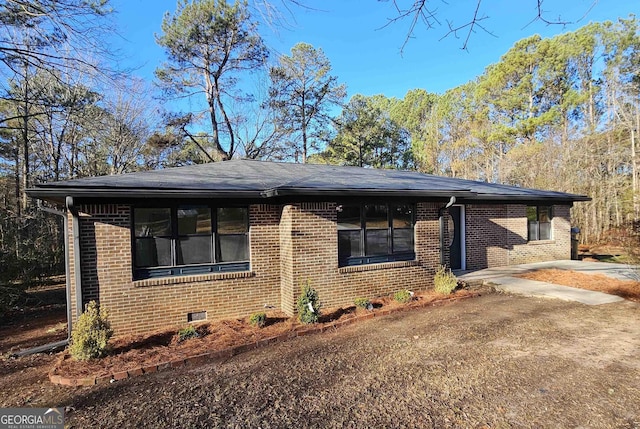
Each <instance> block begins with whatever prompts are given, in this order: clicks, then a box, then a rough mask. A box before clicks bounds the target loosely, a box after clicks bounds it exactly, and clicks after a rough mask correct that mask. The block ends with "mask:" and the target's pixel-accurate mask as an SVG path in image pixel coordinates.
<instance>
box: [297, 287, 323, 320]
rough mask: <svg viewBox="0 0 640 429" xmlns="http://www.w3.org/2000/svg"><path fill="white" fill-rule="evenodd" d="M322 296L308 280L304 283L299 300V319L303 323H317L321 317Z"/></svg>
mask: <svg viewBox="0 0 640 429" xmlns="http://www.w3.org/2000/svg"><path fill="white" fill-rule="evenodd" d="M320 307H321V304H320V298H319V297H318V292H316V290H315V289H314V288H312V287H311V282H309V281H308V280H307V281H306V282H305V283H304V284H303V285H302V291H301V293H300V296H299V297H298V301H297V308H298V319H299V320H300V321H301V322H302V323H316V322H317V321H318V319H319V318H320Z"/></svg>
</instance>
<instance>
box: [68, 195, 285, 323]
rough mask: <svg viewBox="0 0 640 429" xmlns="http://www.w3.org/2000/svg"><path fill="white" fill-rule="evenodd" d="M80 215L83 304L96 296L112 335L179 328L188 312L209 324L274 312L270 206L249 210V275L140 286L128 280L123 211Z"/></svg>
mask: <svg viewBox="0 0 640 429" xmlns="http://www.w3.org/2000/svg"><path fill="white" fill-rule="evenodd" d="M80 211H81V213H80V230H81V234H82V236H81V240H80V245H81V246H80V247H81V248H80V252H81V258H82V288H83V301H84V302H85V303H86V302H88V300H90V299H95V298H96V297H98V296H99V301H100V303H101V304H102V305H104V306H106V307H107V308H108V310H109V312H110V315H111V316H110V318H111V321H112V324H113V328H114V329H115V331H116V334H117V335H124V334H130V333H143V332H150V331H152V330H155V329H158V328H161V327H167V326H168V327H171V326H181V325H185V324H186V323H187V313H190V312H199V311H206V312H207V318H208V319H209V320H214V319H222V318H232V317H240V316H245V315H247V314H249V313H251V312H254V311H258V310H261V309H264V306H265V305H269V306H274V307H279V306H280V260H279V237H280V234H279V208H278V207H277V206H271V205H253V206H251V207H250V210H249V222H250V225H251V226H250V252H251V271H250V272H245V273H219V274H207V275H198V276H184V277H172V278H164V279H149V280H141V281H133V280H132V268H131V267H132V262H131V235H130V209H129V207H128V206H125V205H104V206H93V205H90V206H82V207H81V208H80ZM70 245H71V250H72V246H73V243H72V242H71V243H70ZM74 275H75V273H73V272H72V276H74ZM72 284H73V281H72ZM72 292H73V295H72V296H75V292H74V291H72ZM74 301H75V299H74ZM73 308H74V309H75V302H74V303H73ZM74 311H75V310H74ZM74 314H75V313H74Z"/></svg>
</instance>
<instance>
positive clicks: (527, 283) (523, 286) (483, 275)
mask: <svg viewBox="0 0 640 429" xmlns="http://www.w3.org/2000/svg"><path fill="white" fill-rule="evenodd" d="M548 268H555V269H560V270H572V271H577V272H580V273H585V274H603V275H605V276H608V277H612V278H615V279H619V280H640V278H639V277H640V270H638V269H637V268H633V267H630V266H628V265H623V264H610V263H606V262H583V261H548V262H536V263H533V264H522V265H512V266H508V267H494V268H487V269H484V270H478V271H469V272H462V273H460V274H459V275H458V278H459V279H460V280H464V281H473V282H478V281H482V282H484V283H492V284H494V285H495V286H496V288H497V289H499V290H503V291H505V292H510V293H514V294H518V295H525V296H535V297H546V298H556V299H562V300H565V301H577V302H581V303H583V304H588V305H600V304H608V303H611V302H617V301H623V298H620V297H618V296H615V295H609V294H606V293H602V292H595V291H590V290H584V289H580V288H577V287H575V288H574V287H569V286H560V285H555V284H551V283H545V282H540V281H535V280H528V279H523V278H519V277H515V276H516V275H518V274H522V273H526V272H529V271H535V270H541V269H548Z"/></svg>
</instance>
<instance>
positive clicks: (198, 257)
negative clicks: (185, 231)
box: [176, 235, 211, 265]
mask: <svg viewBox="0 0 640 429" xmlns="http://www.w3.org/2000/svg"><path fill="white" fill-rule="evenodd" d="M176 252H177V264H178V265H189V264H205V263H210V262H211V236H210V235H205V236H200V237H198V236H195V237H180V239H178V246H177V249H176Z"/></svg>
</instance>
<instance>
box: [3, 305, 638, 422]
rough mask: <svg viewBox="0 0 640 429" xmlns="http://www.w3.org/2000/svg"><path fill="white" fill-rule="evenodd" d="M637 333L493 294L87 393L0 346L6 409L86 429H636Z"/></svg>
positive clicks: (623, 314) (595, 309)
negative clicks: (41, 410) (55, 381)
mask: <svg viewBox="0 0 640 429" xmlns="http://www.w3.org/2000/svg"><path fill="white" fill-rule="evenodd" d="M639 321H640V304H638V303H634V302H630V301H624V302H620V303H614V304H607V305H602V306H586V305H582V304H578V303H570V302H564V301H559V300H549V299H535V298H525V297H516V296H511V295H506V294H499V293H488V294H483V296H481V297H479V298H471V299H467V300H464V301H459V302H454V303H451V304H447V305H444V306H440V307H427V308H422V309H415V310H411V311H408V312H402V313H395V314H392V315H389V316H385V317H380V318H377V317H376V318H374V319H370V320H367V321H364V322H359V323H357V324H353V325H348V326H345V327H342V328H340V329H337V330H335V331H331V332H325V333H322V334H318V335H311V336H305V337H298V338H295V339H292V340H289V341H286V342H283V343H278V344H274V345H272V346H269V347H265V348H260V349H256V350H252V351H249V352H247V353H243V354H240V355H237V356H234V357H232V358H229V359H228V360H226V361H222V362H211V363H206V364H203V365H202V366H195V367H189V366H187V367H181V368H177V369H172V370H167V371H164V372H159V373H155V374H147V375H144V376H141V377H136V378H132V379H127V380H123V381H118V382H115V383H112V384H108V385H98V386H93V387H82V388H69V387H62V386H54V385H52V384H50V383H49V382H48V381H47V380H46V377H45V375H46V372H47V371H48V369H49V368H50V366H51V365H52V364H53V361H54V360H55V358H56V356H55V355H52V356H49V355H36V356H32V357H26V358H20V359H18V360H13V359H8V358H7V357H6V355H4V354H5V353H6V348H5V346H6V345H1V343H0V347H2V353H3V356H4V357H3V358H2V360H1V361H0V407H6V406H65V407H67V410H68V412H67V422H68V425H69V426H70V427H78V428H84V427H92V426H95V427H176V428H186V427H262V428H271V427H340V428H343V427H350V428H370V427H424V428H430V427H433V428H454V427H455V428H459V427H465V428H467V427H468V428H509V427H516V428H519V427H521V428H529V427H531V428H534V427H535V428H540V427H543V428H566V427H582V428H640V323H639ZM5 332H6V331H5V330H4V329H3V330H2V332H1V333H0V334H1V335H5ZM0 338H4V337H0ZM18 385H22V386H23V388H21V389H17V390H18V391H20V393H19V394H14V393H12V392H14V391H16V386H18ZM25 385H26V386H27V387H28V388H27V389H25V388H24V386H25Z"/></svg>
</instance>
